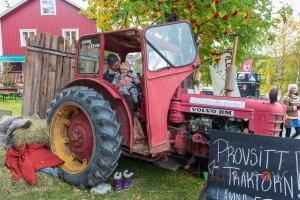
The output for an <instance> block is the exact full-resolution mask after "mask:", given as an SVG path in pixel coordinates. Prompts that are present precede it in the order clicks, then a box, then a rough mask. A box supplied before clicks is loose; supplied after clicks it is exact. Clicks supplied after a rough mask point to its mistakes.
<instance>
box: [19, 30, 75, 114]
mask: <svg viewBox="0 0 300 200" xmlns="http://www.w3.org/2000/svg"><path fill="white" fill-rule="evenodd" d="M26 49H27V51H26V61H25V70H24V93H23V103H22V115H23V116H30V115H33V114H37V115H39V117H40V118H45V116H46V111H47V109H48V108H49V107H50V103H51V101H52V100H53V99H54V98H55V95H56V93H57V92H59V91H60V90H61V89H62V88H63V87H64V86H65V85H66V84H67V83H68V82H70V81H72V80H73V78H74V67H75V47H74V46H73V45H70V44H69V42H68V40H64V38H63V37H60V36H54V35H51V34H50V33H41V34H39V35H36V36H34V37H32V38H29V39H28V42H27V48H26Z"/></svg>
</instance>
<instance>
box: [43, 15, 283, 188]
mask: <svg viewBox="0 0 300 200" xmlns="http://www.w3.org/2000/svg"><path fill="white" fill-rule="evenodd" d="M107 52H110V53H115V54H117V55H118V56H119V57H120V59H121V61H122V62H123V61H125V59H126V56H127V55H128V54H129V53H133V52H135V53H138V54H140V55H141V58H142V62H141V74H142V88H143V90H142V91H141V93H140V103H139V104H138V105H136V112H137V113H138V114H139V117H138V120H139V122H140V124H141V127H142V129H143V132H144V135H145V139H144V140H142V142H141V141H139V142H137V141H136V140H135V135H134V134H135V133H134V131H133V130H134V126H135V124H133V118H132V115H131V113H130V110H129V107H128V105H127V103H126V101H125V99H124V97H123V96H122V95H121V93H120V92H119V91H118V90H117V89H116V88H115V87H114V86H113V85H112V84H110V83H109V82H107V81H105V80H104V79H103V74H104V72H105V71H106V68H107V65H106V62H105V59H104V58H105V55H107ZM199 67H201V62H200V58H199V56H198V52H197V48H196V46H195V41H194V37H193V34H192V31H191V28H190V25H189V23H188V22H186V21H181V22H174V23H169V24H163V25H155V26H151V27H148V28H145V29H137V28H131V29H126V30H118V31H112V32H103V33H97V34H91V35H85V36H83V37H81V38H80V40H79V42H78V49H77V59H76V67H75V73H74V74H75V77H74V81H72V82H70V83H69V84H67V85H66V86H65V88H64V89H63V90H62V92H60V93H58V94H57V95H56V98H55V99H54V100H53V101H52V103H51V107H50V109H49V110H48V111H47V121H48V123H49V124H50V138H51V149H52V151H53V153H55V154H56V155H57V156H59V157H60V158H61V159H63V160H64V161H65V163H64V164H63V165H62V166H61V167H60V168H61V177H62V178H63V179H64V180H65V181H67V182H68V183H70V184H72V185H79V186H80V187H81V188H85V187H88V186H94V185H96V184H97V183H99V182H102V181H105V180H106V179H108V178H109V177H110V175H111V174H112V173H113V171H114V170H115V169H116V167H117V165H118V160H119V158H120V156H121V153H123V154H125V155H127V156H133V157H138V158H141V159H145V160H152V161H155V160H159V159H164V160H166V159H167V158H168V156H169V155H177V156H178V157H183V158H187V162H186V165H185V167H186V168H189V166H190V165H191V163H192V162H193V161H194V160H195V158H198V157H207V155H208V147H209V134H210V131H211V130H212V129H219V130H224V131H232V132H240V133H241V134H243V133H249V134H262V135H267V136H278V135H280V132H281V128H282V124H283V117H284V113H285V107H284V106H283V105H282V104H280V103H277V102H275V99H274V100H273V103H270V102H269V101H267V100H258V99H253V98H233V97H219V96H210V95H199V94H188V93H187V88H188V86H187V81H185V80H186V79H187V77H189V76H190V75H191V74H192V73H193V72H195V71H196V70H197V69H199ZM275 96H276V95H275Z"/></svg>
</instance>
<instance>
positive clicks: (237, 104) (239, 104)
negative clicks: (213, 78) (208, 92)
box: [190, 97, 245, 108]
mask: <svg viewBox="0 0 300 200" xmlns="http://www.w3.org/2000/svg"><path fill="white" fill-rule="evenodd" d="M190 103H196V104H204V105H211V106H224V107H231V108H245V102H243V101H231V100H219V99H206V98H197V97H191V98H190Z"/></svg>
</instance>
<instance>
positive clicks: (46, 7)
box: [41, 0, 56, 15]
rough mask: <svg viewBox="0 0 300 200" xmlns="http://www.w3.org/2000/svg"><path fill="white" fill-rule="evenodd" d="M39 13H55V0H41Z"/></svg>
mask: <svg viewBox="0 0 300 200" xmlns="http://www.w3.org/2000/svg"><path fill="white" fill-rule="evenodd" d="M41 15H56V4H55V0H41Z"/></svg>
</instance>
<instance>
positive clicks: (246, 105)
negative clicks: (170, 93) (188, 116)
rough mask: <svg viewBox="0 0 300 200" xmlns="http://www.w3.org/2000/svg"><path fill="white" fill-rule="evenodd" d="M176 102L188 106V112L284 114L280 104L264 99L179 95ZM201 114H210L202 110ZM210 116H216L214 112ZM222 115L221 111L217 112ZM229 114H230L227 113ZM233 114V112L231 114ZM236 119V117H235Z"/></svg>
mask: <svg viewBox="0 0 300 200" xmlns="http://www.w3.org/2000/svg"><path fill="white" fill-rule="evenodd" d="M176 100H177V101H178V100H179V101H180V102H181V103H182V105H189V106H191V107H190V112H200V111H201V110H199V109H196V108H209V109H210V108H220V109H221V108H223V109H226V110H228V111H231V110H232V111H235V110H244V111H254V110H255V111H256V112H272V113H285V109H286V108H285V106H284V105H283V104H281V103H278V102H276V103H270V101H269V100H266V99H257V98H242V97H224V96H211V95H191V94H184V95H181V96H180V97H179V98H176ZM203 112H210V111H209V110H203ZM211 112H214V113H212V114H216V113H215V112H216V111H211ZM219 112H220V115H222V111H219ZM229 113H230V112H229ZM233 113H234V112H233ZM231 115H232V116H234V114H232V112H231ZM236 117H237V116H236Z"/></svg>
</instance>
